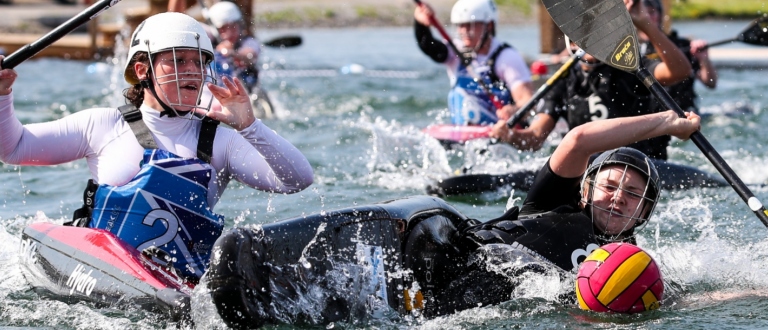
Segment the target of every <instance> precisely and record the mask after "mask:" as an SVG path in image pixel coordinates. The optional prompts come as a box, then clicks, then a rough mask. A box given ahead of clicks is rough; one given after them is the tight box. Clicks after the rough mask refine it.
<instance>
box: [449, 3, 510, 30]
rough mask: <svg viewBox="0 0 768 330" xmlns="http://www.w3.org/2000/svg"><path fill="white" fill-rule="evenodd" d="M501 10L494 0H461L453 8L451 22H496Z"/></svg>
mask: <svg viewBox="0 0 768 330" xmlns="http://www.w3.org/2000/svg"><path fill="white" fill-rule="evenodd" d="M498 19H499V11H498V9H497V8H496V3H494V2H493V0H459V1H457V2H456V4H454V5H453V9H451V23H453V24H462V23H472V22H484V23H490V22H494V23H496V20H498Z"/></svg>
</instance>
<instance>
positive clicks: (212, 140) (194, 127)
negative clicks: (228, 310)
mask: <svg viewBox="0 0 768 330" xmlns="http://www.w3.org/2000/svg"><path fill="white" fill-rule="evenodd" d="M0 58H2V57H0ZM212 60H213V47H212V45H211V41H210V40H209V38H208V36H207V35H206V33H205V31H204V29H203V28H202V26H201V25H200V23H198V22H197V21H196V20H195V19H193V18H192V17H189V16H187V15H184V14H180V13H161V14H157V15H154V16H151V17H149V18H147V19H146V20H145V21H144V22H142V23H141V24H140V25H139V26H138V27H137V28H136V31H134V33H133V35H132V37H131V39H130V49H129V51H128V59H127V64H126V66H125V69H124V76H125V80H126V82H128V83H129V84H130V85H131V87H129V88H128V89H127V90H126V91H125V94H124V95H125V97H126V99H127V101H128V102H129V104H127V105H124V106H121V107H119V108H117V109H114V108H94V109H88V110H83V111H78V112H76V113H74V114H72V115H70V116H66V117H64V118H62V119H59V120H56V121H52V122H45V123H35V124H30V125H22V124H21V122H19V120H18V119H17V118H16V117H15V116H14V107H13V94H12V93H11V86H12V85H13V82H14V81H15V78H16V72H15V71H14V70H12V69H5V70H3V69H2V68H0V117H2V118H3V120H2V121H0V160H2V161H3V162H5V163H8V164H20V165H56V164H62V163H67V162H70V161H74V160H78V159H82V158H84V159H85V160H86V161H87V164H88V168H89V169H90V171H91V176H92V179H91V180H89V184H88V187H87V188H86V195H87V196H92V198H91V197H89V198H86V199H85V200H84V205H83V207H82V208H80V209H78V210H77V211H76V212H75V215H74V216H73V221H71V222H70V224H71V225H78V226H88V227H92V228H100V229H104V230H108V231H111V232H113V233H115V234H116V235H117V236H118V237H119V238H121V239H122V240H124V241H125V242H126V243H127V244H130V245H132V246H133V247H136V248H137V249H139V250H140V251H143V252H146V253H150V254H152V255H153V256H154V257H155V258H157V259H158V261H160V262H163V263H165V264H168V265H169V266H172V267H174V268H175V269H176V270H177V271H178V273H179V274H180V275H182V276H184V277H187V278H189V279H190V280H192V281H195V280H197V279H198V278H199V277H200V276H201V275H202V274H203V272H204V271H205V269H206V267H207V265H208V260H209V257H210V253H211V246H212V244H213V243H214V241H215V240H216V238H218V236H219V235H220V234H221V231H222V229H223V227H224V219H223V217H222V216H220V215H218V214H216V213H214V212H213V207H214V206H215V205H216V203H217V202H218V200H219V198H220V197H221V195H222V193H223V192H224V189H225V188H226V186H227V184H228V183H229V181H230V180H232V179H235V180H237V181H240V182H242V183H243V184H245V185H248V186H250V187H253V188H256V189H260V190H265V191H270V192H283V193H293V192H297V191H300V190H302V189H304V188H306V187H307V186H309V185H310V184H311V183H312V180H313V178H312V168H311V167H310V165H309V162H308V161H307V159H306V158H305V157H304V156H303V155H302V154H301V152H299V150H298V149H296V148H295V147H294V146H293V145H292V144H291V143H290V142H288V141H286V140H285V139H283V138H282V137H280V136H279V135H277V133H275V132H274V131H273V130H272V129H270V128H268V127H266V126H265V125H264V124H263V123H262V122H261V121H260V120H258V119H256V118H254V116H253V111H252V109H251V102H250V98H249V96H248V93H247V92H246V91H245V88H244V86H243V85H242V83H241V82H240V81H239V80H238V79H236V78H235V79H230V78H228V77H223V78H222V81H223V86H216V85H213V84H212V83H211V82H213V80H212V76H213V73H212V70H211V68H210V63H211V61H212ZM204 85H206V86H207V88H209V89H210V90H211V92H212V94H213V96H214V97H215V98H216V99H217V101H218V102H219V103H220V104H221V108H220V109H217V110H210V109H209V108H208V106H207V105H206V104H200V95H201V90H202V88H203V86H204ZM219 121H222V122H224V123H226V124H227V125H229V126H230V127H232V128H234V129H229V128H225V127H222V126H219V125H218V124H219Z"/></svg>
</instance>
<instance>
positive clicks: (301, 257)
mask: <svg viewBox="0 0 768 330" xmlns="http://www.w3.org/2000/svg"><path fill="white" fill-rule="evenodd" d="M699 121H700V118H699V117H698V116H697V115H696V114H693V113H689V114H688V116H687V118H680V117H678V116H677V115H676V114H675V112H674V111H672V110H669V111H665V112H661V113H655V114H650V115H644V116H635V117H624V118H614V119H608V120H602V121H595V122H590V123H587V124H584V125H581V126H579V127H576V128H575V129H573V130H572V131H571V132H569V133H568V134H567V135H566V136H565V138H563V141H562V142H561V143H560V145H559V146H558V147H557V149H556V150H555V152H554V153H553V154H552V156H551V157H550V159H549V160H548V161H547V163H546V164H545V165H544V166H543V167H542V169H541V170H540V171H539V173H538V174H537V176H536V179H535V181H534V183H533V189H531V190H530V191H529V193H528V196H527V198H526V199H525V202H524V203H523V205H522V207H521V208H518V207H513V208H511V209H510V210H508V211H507V212H506V213H505V214H504V215H503V216H501V217H500V218H498V219H494V220H490V221H486V222H480V221H478V220H473V219H467V218H466V217H463V216H459V217H456V216H455V213H454V212H451V211H450V210H448V208H447V206H445V205H444V206H434V205H440V203H444V202H442V201H438V202H436V204H434V205H426V206H425V208H424V210H422V211H417V212H411V211H408V212H406V211H404V210H403V208H402V207H403V206H402V205H403V204H400V206H398V207H397V208H395V209H385V208H386V207H387V206H381V205H379V206H376V207H373V208H366V207H363V208H362V210H372V211H371V212H368V211H364V212H358V210H356V209H355V210H353V211H352V213H351V215H349V214H348V213H343V212H342V213H338V214H347V217H345V216H344V215H334V214H337V213H334V212H330V213H325V215H323V217H322V218H320V219H318V218H314V217H311V218H308V219H309V221H306V220H305V218H297V219H289V220H287V221H284V222H276V223H273V224H267V225H264V226H262V227H260V228H255V229H248V228H239V229H236V230H233V231H232V232H230V233H228V234H226V235H224V236H222V238H221V239H219V241H217V243H216V246H215V247H214V250H215V251H217V252H216V253H214V256H213V257H212V259H211V265H212V266H211V268H210V271H209V273H208V274H207V275H206V276H207V277H208V280H209V282H208V286H209V288H210V289H211V292H212V299H213V302H214V304H215V305H216V306H217V308H218V310H219V313H220V314H221V315H223V316H224V319H225V321H226V322H227V323H228V324H229V325H230V326H237V327H245V326H247V327H255V326H259V325H261V324H264V323H280V322H292V320H311V321H312V322H317V323H328V322H334V321H336V320H345V319H347V318H348V317H350V316H353V315H358V314H357V313H360V312H361V311H363V312H365V311H366V310H368V312H370V313H373V314H377V313H378V314H379V315H380V314H382V312H381V311H382V310H384V309H383V306H382V305H388V308H392V309H393V310H398V311H402V312H406V311H410V312H414V311H417V310H418V312H419V313H421V315H424V316H426V317H434V316H438V315H443V314H448V313H453V312H456V311H460V310H464V309H469V308H474V307H477V306H485V305H489V304H497V303H500V302H503V301H505V300H508V299H509V298H510V297H511V296H512V293H513V292H514V290H516V289H517V288H518V286H519V285H520V280H519V279H520V278H524V276H521V274H523V273H524V272H528V271H534V272H542V271H543V272H553V273H559V272H568V271H571V270H573V269H574V268H576V266H577V265H578V264H579V263H580V262H582V261H583V260H584V259H585V258H586V256H587V255H588V254H589V252H591V251H592V250H594V249H596V248H598V247H599V246H600V245H603V244H606V243H608V242H617V241H629V242H632V241H633V240H634V231H635V230H636V229H637V228H638V227H639V226H642V225H644V224H645V223H647V222H648V219H649V218H650V216H651V214H652V213H653V209H654V206H655V205H656V201H657V200H658V196H659V187H658V174H657V173H656V169H655V168H654V167H653V164H652V163H651V162H649V160H648V157H647V156H645V155H644V154H642V153H640V152H639V151H637V150H634V149H630V148H619V149H614V148H618V147H621V146H623V145H627V144H630V143H631V142H634V141H638V140H643V139H647V138H651V137H654V136H659V135H673V136H676V137H678V138H681V139H686V138H688V137H689V136H690V135H691V134H692V133H693V132H695V131H696V130H698V128H699ZM605 150H609V151H606V152H603V151H605ZM599 152H603V153H602V154H601V155H600V156H598V157H597V159H596V160H595V161H593V162H592V164H591V165H589V159H590V156H591V155H593V154H595V153H599ZM588 165H589V166H588ZM433 202H435V201H434V200H432V202H425V203H427V204H430V203H433ZM388 203H389V202H387V203H383V204H388ZM404 203H407V202H404ZM373 210H375V211H373ZM411 213H413V214H417V215H414V216H413V217H412V216H408V215H407V214H411ZM361 214H362V215H361ZM373 219H375V221H374V220H373ZM382 219H383V220H382ZM414 219H415V220H414ZM318 222H320V225H318ZM339 223H340V224H339ZM346 224H349V225H346ZM345 226H347V227H345ZM305 228H306V229H305ZM345 228H347V229H345ZM382 228H383V229H382ZM347 230H348V231H347ZM345 233H346V234H345ZM371 233H375V235H374V234H371ZM355 246H356V247H355ZM309 250H312V251H311V252H308V251H309ZM344 253H347V256H346V257H345V256H344ZM344 258H346V259H344ZM308 260H313V261H314V262H315V263H314V264H313V263H311V262H309V261H308ZM344 260H346V261H347V262H350V260H351V262H352V263H354V265H355V267H357V266H359V265H361V262H362V265H364V266H365V267H368V268H367V269H368V270H366V271H361V272H360V273H359V274H360V276H357V275H354V276H344V277H343V283H342V285H337V284H338V283H336V282H334V281H329V278H332V277H333V276H332V274H334V273H344V272H343V269H344V268H343V267H344V266H343V265H344V262H343V261H344ZM360 260H363V261H360ZM366 260H367V261H366ZM313 265H314V266H313ZM329 274H331V275H329ZM363 282H364V283H367V284H365V285H363V284H361V283H363ZM358 286H359V287H369V288H371V289H370V290H373V291H375V292H378V293H376V294H371V295H368V294H363V295H358V292H360V291H357V290H358V289H356V288H358ZM349 288H355V289H354V290H356V291H354V294H352V293H351V291H345V290H350V289H349ZM308 292H311V294H312V296H313V297H322V298H323V299H322V301H319V302H318V303H317V304H318V306H314V307H315V309H316V310H319V311H322V312H320V313H315V314H312V313H311V311H310V312H307V311H305V310H304V309H302V308H297V306H296V302H297V301H301V299H300V297H301V295H302V293H304V294H306V293H308ZM361 296H362V297H363V298H361ZM372 296H374V298H370V297H372ZM360 299H363V301H362V302H361V300H360ZM403 302H405V304H404V305H403ZM384 307H386V306H384Z"/></svg>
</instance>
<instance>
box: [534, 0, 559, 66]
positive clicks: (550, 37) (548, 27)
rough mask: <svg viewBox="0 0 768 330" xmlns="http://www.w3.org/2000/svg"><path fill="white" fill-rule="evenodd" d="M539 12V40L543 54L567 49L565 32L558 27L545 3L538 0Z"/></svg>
mask: <svg viewBox="0 0 768 330" xmlns="http://www.w3.org/2000/svg"><path fill="white" fill-rule="evenodd" d="M538 4H539V5H538V12H539V33H540V36H539V40H540V42H541V53H542V54H557V53H560V52H561V51H563V49H565V43H564V41H563V39H564V38H563V32H562V31H560V28H559V27H557V25H556V24H555V22H554V21H553V20H552V17H550V16H549V13H547V9H546V8H544V4H543V3H541V2H540V1H538Z"/></svg>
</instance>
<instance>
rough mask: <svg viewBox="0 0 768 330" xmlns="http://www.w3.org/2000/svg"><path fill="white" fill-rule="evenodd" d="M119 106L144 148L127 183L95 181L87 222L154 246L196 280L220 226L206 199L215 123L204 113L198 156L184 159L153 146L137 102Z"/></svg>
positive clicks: (134, 243) (134, 242)
mask: <svg viewBox="0 0 768 330" xmlns="http://www.w3.org/2000/svg"><path fill="white" fill-rule="evenodd" d="M119 110H120V112H121V113H122V115H123V119H125V120H126V121H127V122H128V123H129V125H130V126H131V130H132V131H133V133H134V134H135V135H136V139H137V140H138V141H139V143H140V144H141V145H142V147H144V148H145V150H144V157H143V159H142V162H141V168H140V170H139V172H138V173H137V174H136V176H135V177H134V178H133V179H131V181H129V182H128V183H126V184H124V185H121V186H111V185H108V184H101V185H99V186H98V188H97V189H96V192H95V197H94V201H93V211H92V213H91V218H90V222H89V224H88V226H89V227H91V228H99V229H104V230H108V231H110V232H112V233H114V234H115V235H116V236H117V237H119V238H120V239H122V240H123V241H125V242H126V243H128V244H130V245H131V246H133V247H135V248H136V249H138V250H139V251H142V252H146V251H153V252H154V253H152V255H153V257H155V258H156V259H159V260H158V261H161V262H166V263H167V264H168V265H169V266H173V268H175V269H176V270H177V271H178V272H180V275H182V276H185V277H188V278H192V279H198V278H199V277H200V276H202V275H203V273H204V272H205V269H206V268H207V266H208V261H209V259H210V254H211V248H212V247H213V243H215V241H216V239H217V238H218V237H219V236H220V235H221V232H222V230H223V228H224V218H223V217H222V216H221V215H218V214H215V213H213V211H212V210H211V207H210V206H209V205H208V198H207V197H208V193H209V192H208V183H209V181H210V180H211V179H212V178H213V177H214V174H215V172H214V169H213V167H212V166H211V165H210V164H209V162H210V157H211V154H212V150H213V140H214V137H215V134H216V127H217V125H218V124H219V122H218V121H215V120H213V119H210V118H208V117H206V118H204V120H203V124H202V127H201V130H200V137H199V139H198V147H197V148H198V152H197V153H198V157H196V158H183V157H179V156H177V155H175V154H173V153H171V152H169V151H166V150H161V149H158V147H157V144H156V142H155V141H154V138H153V137H152V135H151V134H150V132H149V130H148V129H147V127H146V124H144V121H143V120H141V112H140V111H139V110H138V109H136V107H134V106H132V105H128V106H122V107H120V108H119ZM157 250H160V251H157Z"/></svg>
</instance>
